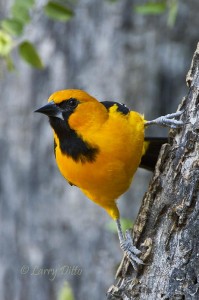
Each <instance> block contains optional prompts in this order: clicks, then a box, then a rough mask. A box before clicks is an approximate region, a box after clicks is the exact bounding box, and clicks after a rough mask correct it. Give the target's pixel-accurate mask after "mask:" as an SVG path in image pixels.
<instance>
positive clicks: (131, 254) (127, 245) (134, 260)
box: [120, 230, 144, 270]
mask: <svg viewBox="0 0 199 300" xmlns="http://www.w3.org/2000/svg"><path fill="white" fill-rule="evenodd" d="M120 247H121V249H122V250H123V251H124V253H125V255H126V256H127V257H128V259H129V261H130V262H131V264H132V266H133V268H134V269H135V270H137V266H138V265H143V264H144V263H143V261H142V260H141V259H140V258H139V257H138V255H139V254H141V251H140V250H139V249H137V248H136V247H135V246H134V244H133V239H132V237H131V232H130V230H127V231H126V239H123V241H120Z"/></svg>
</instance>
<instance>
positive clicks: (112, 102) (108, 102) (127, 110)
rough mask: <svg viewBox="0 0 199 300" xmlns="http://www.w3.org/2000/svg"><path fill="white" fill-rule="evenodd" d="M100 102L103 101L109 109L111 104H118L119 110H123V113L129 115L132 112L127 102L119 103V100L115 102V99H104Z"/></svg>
mask: <svg viewBox="0 0 199 300" xmlns="http://www.w3.org/2000/svg"><path fill="white" fill-rule="evenodd" d="M100 103H102V104H103V105H104V106H105V107H106V109H107V110H108V109H109V108H110V107H111V106H113V105H115V104H116V105H117V111H119V112H121V113H122V114H124V115H127V114H128V113H129V112H130V110H129V109H128V107H127V106H126V105H125V104H122V103H118V102H114V101H102V102H100Z"/></svg>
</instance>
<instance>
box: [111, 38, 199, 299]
mask: <svg viewBox="0 0 199 300" xmlns="http://www.w3.org/2000/svg"><path fill="white" fill-rule="evenodd" d="M186 81H187V84H188V86H189V91H188V94H187V96H186V97H185V98H183V100H182V103H181V104H180V106H179V110H183V114H182V116H181V119H182V120H183V122H184V126H183V128H181V129H178V130H171V131H170V135H169V138H170V141H169V143H168V144H165V145H164V146H163V147H162V150H161V153H160V156H159V160H158V163H157V165H156V169H155V173H154V176H153V178H152V180H151V182H150V185H149V189H148V192H147V193H146V195H145V197H144V199H143V202H142V206H141V208H140V212H139V215H138V218H137V221H136V223H135V226H134V240H135V242H136V246H137V247H138V248H139V249H141V250H142V256H141V258H142V259H143V261H144V263H145V265H143V266H141V267H138V270H137V271H135V270H133V269H132V266H131V265H130V264H129V262H128V260H127V259H126V258H124V259H123V262H122V263H121V265H120V268H119V270H118V272H117V278H119V281H118V282H117V284H116V286H112V287H111V288H110V289H109V291H108V299H139V300H142V299H145V300H146V299H147V300H155V299H165V300H166V299H167V300H168V299H169V300H171V299H186V300H188V299H199V283H198V281H199V260H198V256H199V252H198V249H199V239H198V232H199V189H198V187H199V160H198V157H199V142H198V140H199V139H198V130H199V122H198V105H199V102H198V100H199V44H198V46H197V49H196V52H195V54H194V57H193V61H192V65H191V68H190V70H189V72H188V75H187V78H186Z"/></svg>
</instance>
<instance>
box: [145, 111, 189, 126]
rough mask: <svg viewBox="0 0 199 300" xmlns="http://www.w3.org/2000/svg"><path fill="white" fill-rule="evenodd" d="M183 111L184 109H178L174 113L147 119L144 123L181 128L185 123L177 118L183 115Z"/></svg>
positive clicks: (146, 124)
mask: <svg viewBox="0 0 199 300" xmlns="http://www.w3.org/2000/svg"><path fill="white" fill-rule="evenodd" d="M182 113H183V111H178V112H176V113H173V114H168V115H166V116H161V117H159V118H157V119H154V120H151V121H147V122H146V123H145V124H144V125H145V126H150V125H160V126H164V127H169V128H173V129H176V128H181V127H182V126H183V125H184V123H183V122H182V121H180V120H176V119H175V118H176V117H179V116H181V115H182Z"/></svg>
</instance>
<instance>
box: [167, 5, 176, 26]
mask: <svg viewBox="0 0 199 300" xmlns="http://www.w3.org/2000/svg"><path fill="white" fill-rule="evenodd" d="M169 3H170V5H169V14H168V20H167V24H168V26H169V27H173V26H174V24H175V21H176V17H177V13H178V1H177V0H172V1H170V2H169Z"/></svg>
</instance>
